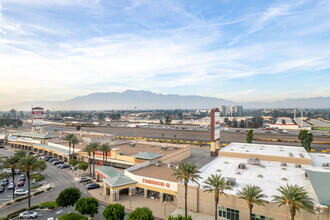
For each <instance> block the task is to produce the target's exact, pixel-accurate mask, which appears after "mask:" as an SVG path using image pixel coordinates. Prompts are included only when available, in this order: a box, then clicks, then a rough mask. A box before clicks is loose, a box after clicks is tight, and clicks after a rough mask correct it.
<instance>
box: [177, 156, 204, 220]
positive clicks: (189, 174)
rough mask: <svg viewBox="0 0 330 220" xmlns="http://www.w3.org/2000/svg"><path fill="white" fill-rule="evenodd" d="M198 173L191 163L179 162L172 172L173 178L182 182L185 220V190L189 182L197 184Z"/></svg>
mask: <svg viewBox="0 0 330 220" xmlns="http://www.w3.org/2000/svg"><path fill="white" fill-rule="evenodd" d="M199 173H200V171H198V170H197V167H196V165H195V164H193V163H188V162H181V163H180V164H179V166H178V168H177V169H176V170H175V171H174V172H173V174H172V175H173V176H176V179H177V180H179V181H183V183H184V190H185V191H184V199H185V201H184V215H185V217H186V218H187V189H188V183H189V181H191V182H193V183H197V184H198V179H200V178H201V177H200V176H199Z"/></svg>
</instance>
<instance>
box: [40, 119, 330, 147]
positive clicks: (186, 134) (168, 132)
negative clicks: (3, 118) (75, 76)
mask: <svg viewBox="0 0 330 220" xmlns="http://www.w3.org/2000/svg"><path fill="white" fill-rule="evenodd" d="M44 129H45V130H46V131H54V130H55V129H56V130H57V131H61V130H63V131H76V129H75V128H73V127H66V126H59V125H52V126H50V125H46V126H45V128H44ZM82 130H83V131H90V132H102V133H110V134H114V135H116V136H134V134H135V136H142V137H146V138H161V137H162V134H164V137H165V139H171V140H173V138H174V135H176V138H177V140H183V141H199V140H202V141H205V142H209V141H210V131H209V130H205V129H204V130H186V129H156V128H127V127H95V128H87V127H83V128H82ZM236 130H239V131H240V132H236ZM245 130H246V129H235V130H233V128H231V131H229V132H228V131H222V132H221V142H223V143H230V142H245V138H246V132H245ZM254 138H267V139H288V140H298V135H297V134H292V133H289V134H280V133H275V132H273V131H272V133H270V134H269V133H265V131H264V130H257V131H255V132H254ZM314 141H322V142H330V136H329V135H327V136H320V135H314ZM253 143H257V144H274V145H289V146H301V144H300V143H294V142H272V141H254V142H253ZM312 148H315V149H319V150H320V149H324V150H325V149H327V148H330V144H328V145H326V144H314V143H312Z"/></svg>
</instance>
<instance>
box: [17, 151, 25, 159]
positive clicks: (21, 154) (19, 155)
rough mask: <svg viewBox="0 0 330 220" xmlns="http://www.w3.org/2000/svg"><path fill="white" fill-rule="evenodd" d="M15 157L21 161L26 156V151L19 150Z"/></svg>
mask: <svg viewBox="0 0 330 220" xmlns="http://www.w3.org/2000/svg"><path fill="white" fill-rule="evenodd" d="M14 156H17V157H19V158H20V159H21V158H23V157H25V156H26V151H25V150H19V151H17V152H16V153H15V154H14Z"/></svg>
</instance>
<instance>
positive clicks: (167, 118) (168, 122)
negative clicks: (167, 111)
mask: <svg viewBox="0 0 330 220" xmlns="http://www.w3.org/2000/svg"><path fill="white" fill-rule="evenodd" d="M171 122H172V119H171V117H170V116H168V115H166V116H165V124H167V125H169V124H171Z"/></svg>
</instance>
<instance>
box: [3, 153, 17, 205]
mask: <svg viewBox="0 0 330 220" xmlns="http://www.w3.org/2000/svg"><path fill="white" fill-rule="evenodd" d="M19 161H20V157H19V156H17V155H14V156H11V157H9V158H8V159H7V160H6V161H5V164H4V167H6V168H10V170H11V175H12V177H13V183H14V184H15V169H17V168H18V167H19ZM14 191H15V190H13V199H15V193H14Z"/></svg>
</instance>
